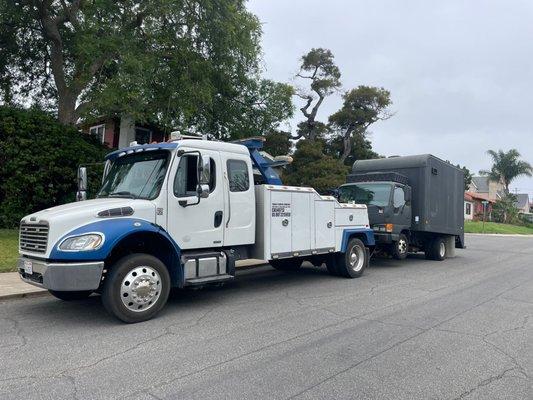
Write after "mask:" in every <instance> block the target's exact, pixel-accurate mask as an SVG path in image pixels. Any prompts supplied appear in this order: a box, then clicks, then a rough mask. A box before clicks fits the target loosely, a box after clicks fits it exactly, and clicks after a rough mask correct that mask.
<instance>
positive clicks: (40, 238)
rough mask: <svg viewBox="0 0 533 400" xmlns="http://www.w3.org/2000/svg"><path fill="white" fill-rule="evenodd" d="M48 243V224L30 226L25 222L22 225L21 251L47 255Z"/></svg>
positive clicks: (41, 223) (20, 236) (20, 234)
mask: <svg viewBox="0 0 533 400" xmlns="http://www.w3.org/2000/svg"><path fill="white" fill-rule="evenodd" d="M47 243H48V224H47V223H46V222H39V223H36V224H28V223H26V222H24V221H22V222H21V223H20V230H19V247H20V250H26V251H33V252H36V253H46V245H47Z"/></svg>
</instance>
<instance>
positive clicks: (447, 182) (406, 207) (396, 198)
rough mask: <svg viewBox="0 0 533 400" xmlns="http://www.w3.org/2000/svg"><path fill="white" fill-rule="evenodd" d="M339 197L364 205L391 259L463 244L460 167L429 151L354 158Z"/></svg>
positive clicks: (442, 254)
mask: <svg viewBox="0 0 533 400" xmlns="http://www.w3.org/2000/svg"><path fill="white" fill-rule="evenodd" d="M338 196H339V200H340V201H341V202H346V203H363V204H367V206H368V217H369V221H370V225H371V227H372V229H373V230H374V236H375V238H376V246H377V248H378V249H380V250H384V251H386V252H387V253H389V254H391V255H392V256H393V257H394V258H396V259H403V258H405V257H406V256H407V253H408V252H416V251H423V252H425V255H426V258H428V259H432V260H443V259H445V258H446V257H447V256H449V255H451V254H453V252H454V249H455V248H456V247H457V248H464V247H465V246H464V214H463V207H464V205H463V204H464V177H463V171H462V170H461V169H460V168H458V167H456V166H454V165H452V164H450V163H449V162H446V161H443V160H441V159H439V158H437V157H435V156H433V155H431V154H422V155H415V156H406V157H389V158H382V159H373V160H359V161H356V162H355V163H354V165H353V168H352V173H351V174H350V175H348V178H347V183H346V184H345V185H342V186H341V187H339V189H338Z"/></svg>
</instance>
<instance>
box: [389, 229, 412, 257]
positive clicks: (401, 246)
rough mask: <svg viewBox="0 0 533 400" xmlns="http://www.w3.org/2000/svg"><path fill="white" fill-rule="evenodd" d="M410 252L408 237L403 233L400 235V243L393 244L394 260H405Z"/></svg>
mask: <svg viewBox="0 0 533 400" xmlns="http://www.w3.org/2000/svg"><path fill="white" fill-rule="evenodd" d="M408 250H409V241H408V240H407V236H405V235H404V234H403V233H400V236H399V237H398V241H396V242H394V243H393V244H392V252H391V254H392V258H394V259H396V260H403V259H405V258H406V257H407V253H408Z"/></svg>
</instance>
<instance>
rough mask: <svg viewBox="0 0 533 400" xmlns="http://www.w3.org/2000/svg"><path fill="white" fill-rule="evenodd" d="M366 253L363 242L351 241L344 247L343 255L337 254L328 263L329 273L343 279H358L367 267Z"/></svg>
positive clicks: (367, 257)
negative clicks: (329, 265)
mask: <svg viewBox="0 0 533 400" xmlns="http://www.w3.org/2000/svg"><path fill="white" fill-rule="evenodd" d="M368 259H369V256H368V252H367V250H366V248H365V245H364V244H363V242H362V241H361V240H359V239H355V238H354V239H351V240H350V241H349V242H348V246H346V252H345V253H337V254H335V255H334V257H333V259H332V260H331V261H330V262H331V263H333V264H334V265H331V270H330V273H332V271H333V275H338V276H344V277H345V278H359V277H360V276H361V275H363V272H364V271H365V269H366V267H367V266H368ZM329 268H330V267H328V269H329Z"/></svg>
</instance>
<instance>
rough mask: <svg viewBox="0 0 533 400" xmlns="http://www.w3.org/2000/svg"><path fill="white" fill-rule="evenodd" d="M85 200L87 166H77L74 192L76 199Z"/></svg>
mask: <svg viewBox="0 0 533 400" xmlns="http://www.w3.org/2000/svg"><path fill="white" fill-rule="evenodd" d="M83 200H87V168H85V167H79V168H78V192H77V193H76V201H83Z"/></svg>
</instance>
